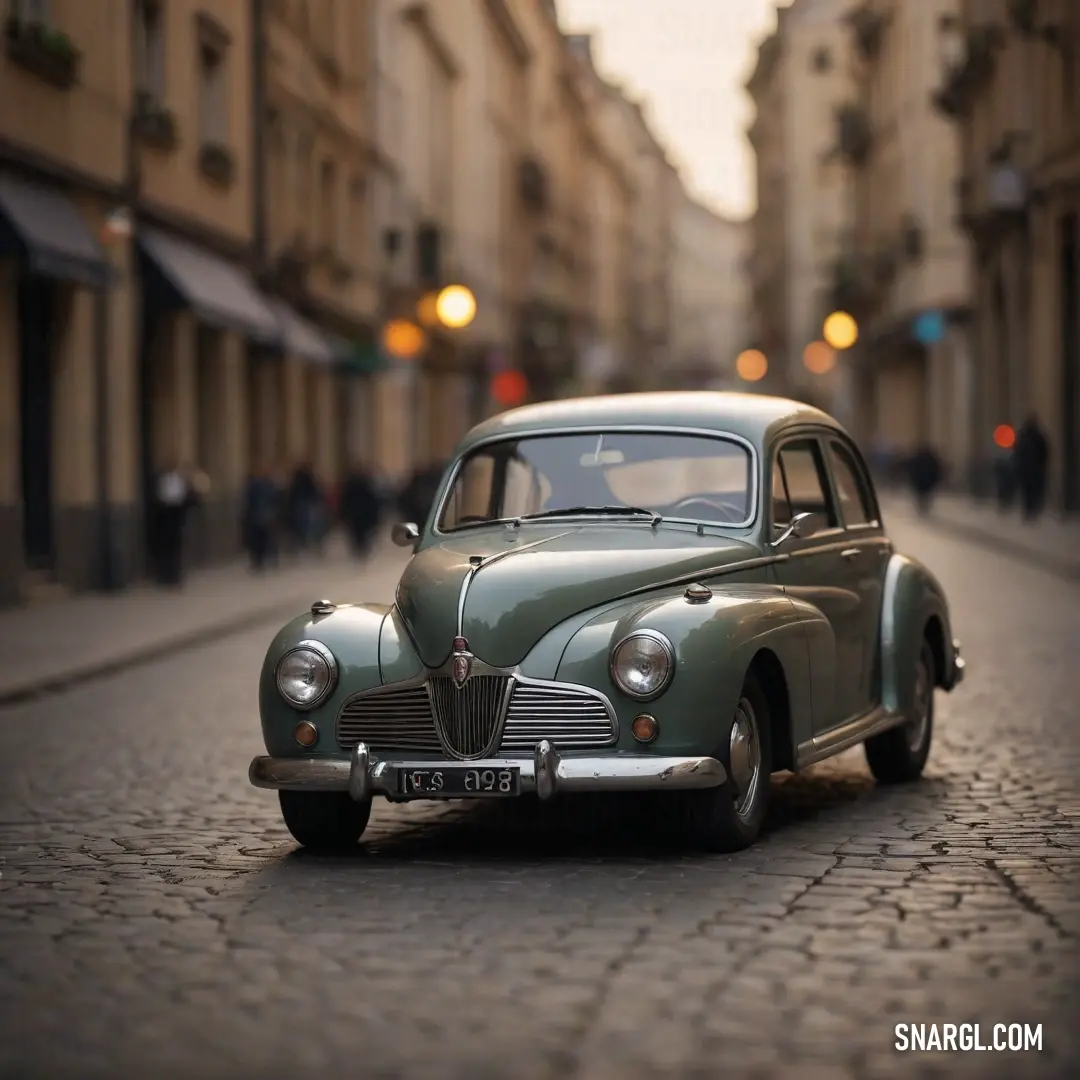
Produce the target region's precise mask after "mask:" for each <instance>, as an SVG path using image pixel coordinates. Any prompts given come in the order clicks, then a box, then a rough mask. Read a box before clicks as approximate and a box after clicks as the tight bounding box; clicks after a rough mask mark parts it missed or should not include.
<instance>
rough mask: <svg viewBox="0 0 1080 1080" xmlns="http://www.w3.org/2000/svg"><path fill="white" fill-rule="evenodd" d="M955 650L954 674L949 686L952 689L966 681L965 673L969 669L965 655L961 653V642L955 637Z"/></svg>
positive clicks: (953, 646)
mask: <svg viewBox="0 0 1080 1080" xmlns="http://www.w3.org/2000/svg"><path fill="white" fill-rule="evenodd" d="M952 651H953V676H952V685H951V686H950V687H949V689H950V690H952V689H953V688H954V687H957V686H959V685H960V684H961V683H962V682H963V681H964V673H965V672H966V671H967V664H966V663H965V662H964V658H963V656H961V654H960V642H959V641H957V640H956V638H953V643H952Z"/></svg>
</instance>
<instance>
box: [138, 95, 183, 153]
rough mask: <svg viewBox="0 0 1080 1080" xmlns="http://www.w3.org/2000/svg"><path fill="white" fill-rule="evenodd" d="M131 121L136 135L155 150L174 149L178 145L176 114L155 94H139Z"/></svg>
mask: <svg viewBox="0 0 1080 1080" xmlns="http://www.w3.org/2000/svg"><path fill="white" fill-rule="evenodd" d="M131 123H132V130H133V132H134V134H135V136H136V137H137V138H138V139H139V141H140V142H143V143H145V144H146V145H147V146H152V147H153V148H154V149H155V150H172V149H173V147H175V146H176V136H177V123H176V115H175V114H174V113H173V111H172V110H171V109H169V108H167V107H166V106H165V105H163V104H162V103H161V102H160V101H159V100H158V99H157V98H156V97H155V96H154V95H153V94H149V93H146V92H145V91H143V92H141V93H140V94H139V96H138V100H137V101H136V104H135V115H134V116H133V117H132V121H131Z"/></svg>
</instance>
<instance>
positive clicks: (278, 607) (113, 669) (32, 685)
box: [0, 593, 310, 708]
mask: <svg viewBox="0 0 1080 1080" xmlns="http://www.w3.org/2000/svg"><path fill="white" fill-rule="evenodd" d="M304 595H305V596H308V594H307V593H305V594H304ZM307 604H310V599H308V600H300V599H294V600H292V601H290V602H286V601H275V602H274V603H273V604H269V605H266V606H265V607H261V608H258V609H257V610H255V611H247V612H245V613H244V614H243V615H237V616H236V617H235V618H232V619H229V620H227V621H224V622H218V623H213V624H212V625H210V626H202V627H199V628H198V629H196V630H188V631H185V632H184V633H182V634H175V635H173V636H172V637H168V638H164V639H162V640H159V641H154V642H151V643H149V644H147V645H144V646H141V647H139V648H137V649H131V650H129V651H128V652H126V653H124V654H123V656H118V657H115V658H114V659H112V660H104V661H102V660H98V661H95V662H94V663H93V664H84V665H82V666H81V667H73V668H69V669H68V670H67V671H64V672H60V673H57V674H55V675H44V676H41V677H38V678H35V679H30V680H28V681H27V682H24V683H15V684H14V685H8V686H5V687H2V688H0V708H6V707H8V706H10V705H18V704H21V703H23V702H26V701H32V700H33V699H34V698H39V697H45V696H47V695H49V694H56V693H59V692H61V691H63V690H69V689H71V688H72V687H74V686H81V685H83V684H85V683H88V682H93V681H94V680H96V679H101V678H105V677H106V676H108V675H115V674H117V673H118V672H121V671H126V670H128V669H129V668H133V667H138V666H139V665H140V664H145V663H149V662H150V661H151V660H159V659H161V658H162V657H165V656H169V655H171V654H173V653H180V652H184V651H186V650H188V649H194V648H196V647H198V646H199V645H205V644H209V643H210V642H214V641H220V640H221V639H222V638H226V637H230V636H231V635H233V634H237V633H240V632H241V631H243V630H249V629H254V628H255V627H256V626H259V625H261V624H263V623H266V622H269V621H270V620H271V619H287V618H288V617H289V616H290V615H295V614H296V612H297V606H298V605H299V606H300V607H304V606H305V605H307Z"/></svg>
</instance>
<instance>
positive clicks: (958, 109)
mask: <svg viewBox="0 0 1080 1080" xmlns="http://www.w3.org/2000/svg"><path fill="white" fill-rule="evenodd" d="M1002 44H1004V36H1003V32H1002V29H1001V27H1000V26H992V25H983V26H974V27H972V28H971V29H970V30H968V32H967V34H966V35H965V38H964V43H963V57H962V59H961V60H960V61H959V62H957V63H955V64H952V65H951V66H950V67H949V68H948V69H947V71H946V73H945V78H944V80H943V82H942V85H941V88H940V89H939V90H937V91H936V92H935V94H934V96H933V102H934V106H935V108H936V109H937V110H938V111H939V112H940V113H942V114H943V115H944V116H947V117H949V118H951V119H954V120H957V119H961V118H963V117H966V116H967V115H968V113H969V112H970V111H971V106H972V104H973V103H974V101H975V98H976V97H977V96H978V95H979V93H980V92H981V91H982V90H983V89H985V88H986V87H987V86H988V85H989V84H990V83H991V82H992V81H993V78H994V71H995V69H996V67H997V52H998V50H999V49H1000V48H1001V46H1002Z"/></svg>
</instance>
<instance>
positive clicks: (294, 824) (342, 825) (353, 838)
mask: <svg viewBox="0 0 1080 1080" xmlns="http://www.w3.org/2000/svg"><path fill="white" fill-rule="evenodd" d="M278 800H279V802H280V803H281V816H282V817H283V818H284V819H285V827H286V828H287V829H288V830H289V832H290V833H292V836H293V839H294V840H295V841H296V842H297V843H298V844H301V845H303V846H304V847H306V848H311V850H312V851H341V850H344V849H346V848H350V847H353V846H354V845H355V844H356V842H357V841H358V840H359V839H360V837H361V836H363V834H364V830H365V829H366V828H367V824H368V819H369V818H370V817H371V802H370V801H368V802H356V801H354V800H353V799H352V798H350V797H349V794H348V792H345V791H279V792H278Z"/></svg>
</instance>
